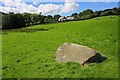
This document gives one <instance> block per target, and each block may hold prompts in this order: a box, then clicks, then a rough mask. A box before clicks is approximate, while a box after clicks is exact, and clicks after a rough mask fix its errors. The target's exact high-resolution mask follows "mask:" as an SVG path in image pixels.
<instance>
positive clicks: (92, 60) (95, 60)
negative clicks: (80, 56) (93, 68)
mask: <svg viewBox="0 0 120 80" xmlns="http://www.w3.org/2000/svg"><path fill="white" fill-rule="evenodd" d="M106 59H107V57H105V56H102V55H100V53H97V54H96V55H94V56H93V57H91V58H89V59H88V60H87V61H85V62H84V64H85V63H101V62H103V61H104V60H106Z"/></svg>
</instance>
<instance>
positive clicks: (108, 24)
mask: <svg viewBox="0 0 120 80" xmlns="http://www.w3.org/2000/svg"><path fill="white" fill-rule="evenodd" d="M65 42H68V43H70V42H72V43H77V44H81V45H85V46H88V47H91V48H94V49H95V50H96V51H98V52H100V53H101V54H103V55H105V56H106V57H107V58H108V59H107V60H105V61H103V62H102V63H100V64H97V63H94V64H86V65H84V66H82V65H79V64H78V63H74V62H68V63H58V62H56V61H55V51H56V50H57V48H58V47H59V46H60V45H61V44H63V43H65ZM2 67H3V68H2V76H3V78H65V77H67V78H117V77H118V17H117V16H114V18H113V19H111V18H110V17H109V16H106V17H101V18H100V20H96V19H95V18H94V19H89V20H84V21H73V22H63V23H55V24H46V25H44V24H43V25H36V26H30V27H27V28H22V29H14V30H3V32H2Z"/></svg>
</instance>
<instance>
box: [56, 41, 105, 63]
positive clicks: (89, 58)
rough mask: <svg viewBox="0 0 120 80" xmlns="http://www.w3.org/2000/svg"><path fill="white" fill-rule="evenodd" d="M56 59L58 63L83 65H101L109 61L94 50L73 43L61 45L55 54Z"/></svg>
mask: <svg viewBox="0 0 120 80" xmlns="http://www.w3.org/2000/svg"><path fill="white" fill-rule="evenodd" d="M55 57H56V59H55V60H56V61H57V62H71V61H73V62H77V63H80V64H82V65H83V64H85V63H95V62H96V63H100V62H102V61H103V60H105V59H107V58H106V57H105V56H103V55H101V54H100V53H98V52H96V51H95V50H94V49H91V48H89V47H87V46H82V45H78V44H73V43H64V44H63V45H61V46H60V47H59V48H58V50H57V51H56V52H55Z"/></svg>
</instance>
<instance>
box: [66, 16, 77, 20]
mask: <svg viewBox="0 0 120 80" xmlns="http://www.w3.org/2000/svg"><path fill="white" fill-rule="evenodd" d="M66 19H67V20H75V19H76V18H75V17H67V18H66Z"/></svg>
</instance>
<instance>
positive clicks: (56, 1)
mask: <svg viewBox="0 0 120 80" xmlns="http://www.w3.org/2000/svg"><path fill="white" fill-rule="evenodd" d="M88 1H89V2H88ZM118 1H119V0H29V1H28V0H0V11H2V12H5V13H8V12H14V13H24V12H28V13H39V12H42V14H43V15H55V14H60V15H64V16H67V15H71V14H72V13H75V12H77V13H78V12H81V11H83V10H85V9H92V10H94V11H96V10H104V9H110V8H113V7H118Z"/></svg>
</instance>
